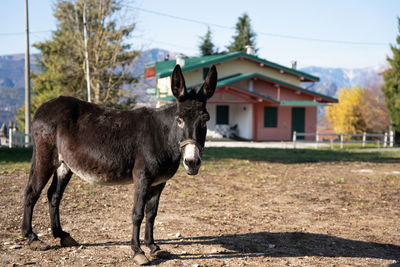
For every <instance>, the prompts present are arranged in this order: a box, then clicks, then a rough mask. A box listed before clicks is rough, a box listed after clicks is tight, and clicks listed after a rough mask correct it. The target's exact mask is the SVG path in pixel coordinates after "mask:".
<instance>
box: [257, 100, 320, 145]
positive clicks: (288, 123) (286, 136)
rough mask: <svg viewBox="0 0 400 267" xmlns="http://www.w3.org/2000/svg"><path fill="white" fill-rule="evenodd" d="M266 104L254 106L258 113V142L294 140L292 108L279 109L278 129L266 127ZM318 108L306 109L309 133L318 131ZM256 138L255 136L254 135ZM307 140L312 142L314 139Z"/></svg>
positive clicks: (282, 107)
mask: <svg viewBox="0 0 400 267" xmlns="http://www.w3.org/2000/svg"><path fill="white" fill-rule="evenodd" d="M267 106H268V105H265V104H254V112H256V113H257V114H256V117H257V122H256V128H257V129H256V131H257V133H256V136H255V137H256V140H257V141H289V140H291V138H292V107H291V106H279V107H278V125H277V127H276V128H266V127H264V107H267ZM316 124H317V108H316V107H305V127H304V129H305V131H306V132H307V133H310V132H313V133H314V132H316V130H317V125H316ZM253 136H254V135H253ZM306 139H309V140H312V139H313V138H312V137H307V138H306Z"/></svg>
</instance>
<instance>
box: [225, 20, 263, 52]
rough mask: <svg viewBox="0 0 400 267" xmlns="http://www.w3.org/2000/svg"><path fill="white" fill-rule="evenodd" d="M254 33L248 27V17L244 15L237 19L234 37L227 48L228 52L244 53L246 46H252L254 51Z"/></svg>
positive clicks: (249, 26)
mask: <svg viewBox="0 0 400 267" xmlns="http://www.w3.org/2000/svg"><path fill="white" fill-rule="evenodd" d="M255 45H256V33H255V32H254V31H253V29H252V27H251V25H250V18H249V16H248V15H247V14H246V13H244V14H243V15H242V16H241V17H239V18H238V22H237V23H236V35H234V36H233V41H232V43H231V44H230V45H229V46H228V47H227V48H228V50H229V52H237V51H245V50H246V46H252V47H253V48H254V49H255V51H257V50H258V49H256V48H255Z"/></svg>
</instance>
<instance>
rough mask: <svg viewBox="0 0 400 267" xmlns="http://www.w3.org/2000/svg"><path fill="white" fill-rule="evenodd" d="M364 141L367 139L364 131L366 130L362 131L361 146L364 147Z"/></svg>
mask: <svg viewBox="0 0 400 267" xmlns="http://www.w3.org/2000/svg"><path fill="white" fill-rule="evenodd" d="M365 141H367V133H366V132H363V137H362V147H365Z"/></svg>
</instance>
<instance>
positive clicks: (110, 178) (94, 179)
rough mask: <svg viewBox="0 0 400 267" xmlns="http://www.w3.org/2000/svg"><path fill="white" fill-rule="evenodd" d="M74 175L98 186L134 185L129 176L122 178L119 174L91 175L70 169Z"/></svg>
mask: <svg viewBox="0 0 400 267" xmlns="http://www.w3.org/2000/svg"><path fill="white" fill-rule="evenodd" d="M70 169H71V171H72V172H73V173H75V174H76V175H78V176H79V177H80V178H81V179H82V180H85V181H86V182H89V183H98V184H110V185H112V184H126V183H132V182H133V179H132V177H129V176H121V175H120V174H117V173H98V172H97V173H91V172H88V171H85V170H79V169H74V168H70Z"/></svg>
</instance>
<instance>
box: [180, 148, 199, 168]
mask: <svg viewBox="0 0 400 267" xmlns="http://www.w3.org/2000/svg"><path fill="white" fill-rule="evenodd" d="M182 154H183V166H184V167H185V169H186V173H187V174H189V175H196V174H197V173H198V172H199V169H200V166H201V156H200V150H199V148H198V146H196V145H195V144H187V145H185V146H184V147H183V153H182Z"/></svg>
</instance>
